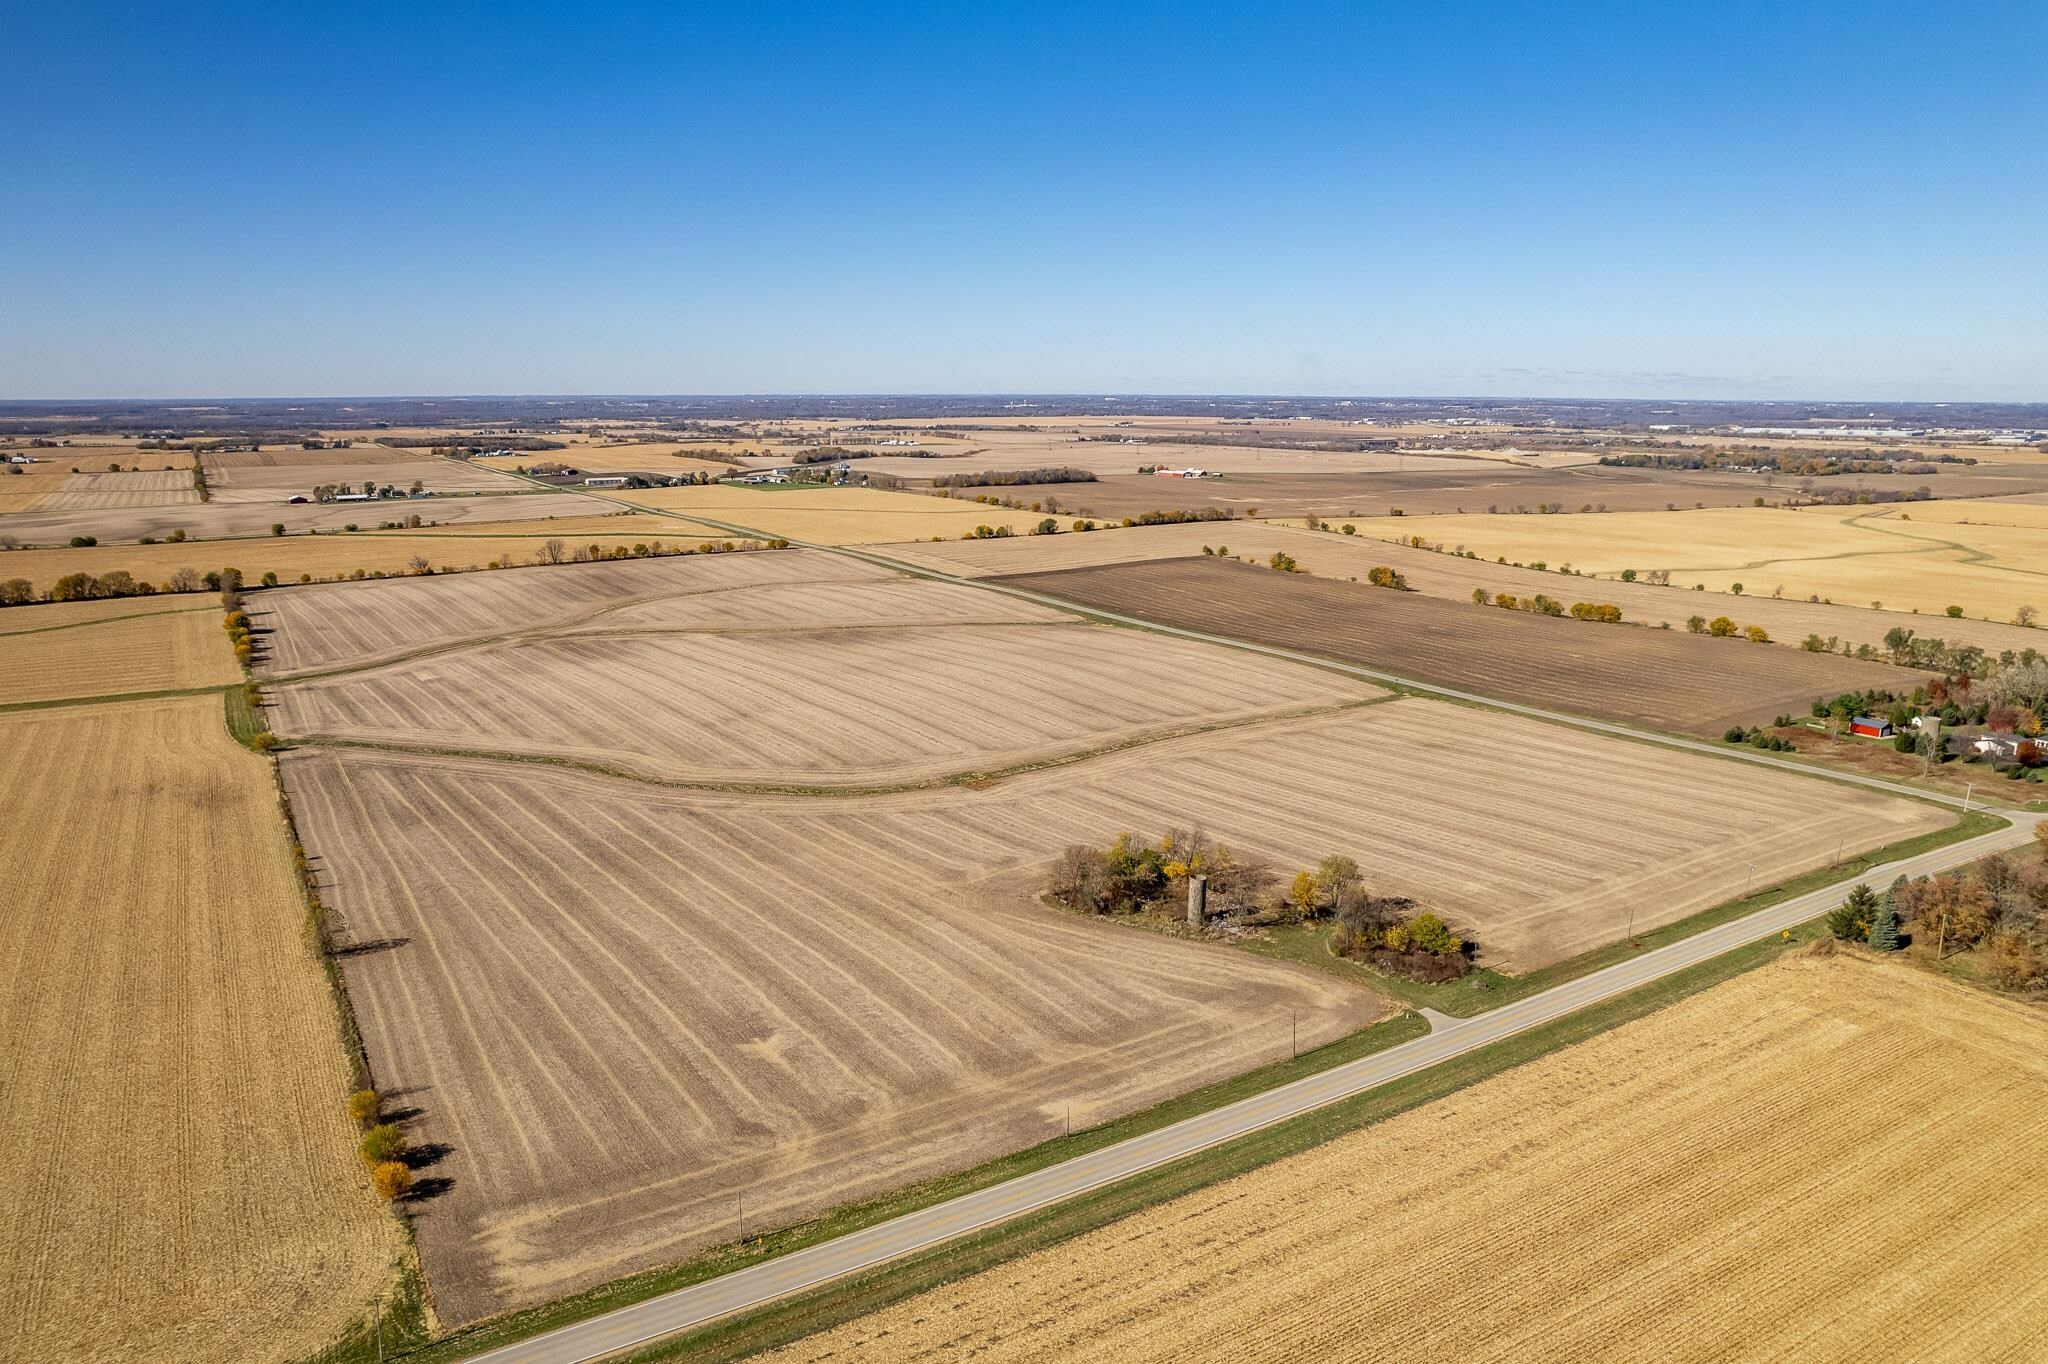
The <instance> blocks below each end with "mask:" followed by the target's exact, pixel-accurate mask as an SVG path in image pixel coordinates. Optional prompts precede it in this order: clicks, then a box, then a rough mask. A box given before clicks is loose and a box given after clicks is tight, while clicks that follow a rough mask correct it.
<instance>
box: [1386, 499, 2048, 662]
mask: <svg viewBox="0 0 2048 1364" xmlns="http://www.w3.org/2000/svg"><path fill="white" fill-rule="evenodd" d="M1996 505H1997V504H1992V503H1978V502H1970V503H1950V504H1940V503H1903V504H1901V503H1892V504H1887V505H1883V506H1874V507H1871V506H1866V507H1807V508H1804V509H1801V510H1799V511H1789V510H1783V509H1779V508H1774V507H1728V508H1709V509H1707V510H1705V511H1681V512H1615V513H1610V514H1608V515H1604V516H1601V515H1595V516H1483V515H1482V516H1472V515H1467V516H1409V517H1373V518H1369V519H1366V520H1361V521H1360V522H1358V529H1359V533H1360V534H1363V535H1371V536H1375V537H1378V538H1381V539H1397V540H1398V539H1405V538H1407V537H1408V536H1411V535H1420V536H1423V537H1424V538H1425V539H1427V540H1429V541H1431V542H1432V543H1441V544H1443V545H1446V546H1449V547H1452V548H1458V547H1463V548H1465V549H1469V550H1472V551H1474V552H1476V553H1477V554H1478V555H1479V556H1480V557H1481V558H1483V559H1493V558H1498V557H1502V556H1505V557H1506V558H1507V559H1509V560H1511V561H1516V562H1522V563H1533V562H1536V561H1539V560H1540V561H1543V562H1545V563H1548V564H1549V565H1550V566H1551V567H1553V568H1555V567H1557V566H1559V565H1560V564H1570V565H1571V566H1573V567H1575V568H1577V569H1579V570H1581V571H1582V572H1587V573H1593V574H1597V575H1600V576H1611V575H1614V574H1618V573H1620V572H1621V571H1622V570H1623V569H1627V568H1633V569H1636V570H1638V571H1639V572H1640V571H1642V570H1646V569H1669V570H1670V571H1671V581H1672V582H1673V583H1676V584H1680V585H1682V586H1691V585H1692V584H1694V583H1700V584H1703V585H1704V586H1705V587H1706V589H1707V590H1708V591H1709V592H1724V591H1729V590H1731V589H1732V587H1733V585H1734V584H1736V583H1741V584H1742V586H1743V590H1744V592H1745V593H1746V594H1747V595H1749V596H1752V597H1755V596H1769V595H1770V594H1771V593H1772V592H1774V591H1782V592H1783V594H1784V595H1785V596H1788V597H1795V598H1804V597H1807V596H1812V595H1818V596H1820V597H1822V598H1824V599H1827V600H1830V601H1834V602H1838V603H1842V604H1845V605H1851V606H1873V605H1878V604H1881V605H1882V606H1884V607H1887V608H1890V609H1892V610H1894V611H1898V610H1918V611H1919V612H1921V613H1922V614H1923V615H1928V616H1934V617H1937V618H1939V617H1941V615H1942V613H1943V612H1944V611H1946V610H1947V608H1948V607H1950V606H1960V607H1962V608H1963V614H1965V615H1967V616H1975V617H1979V618H1982V619H1989V620H1997V621H2005V620H2010V619H2012V618H2013V615H2014V613H2015V612H2017V611H2018V610H2019V609H2020V608H2021V607H2023V606H2031V607H2033V608H2035V609H2036V610H2037V611H2043V612H2048V525H2042V524H2038V523H2037V522H2035V521H2033V520H2032V519H2031V518H2032V516H2033V511H2032V508H2031V506H2029V504H2024V503H2023V504H2021V505H2022V506H2029V510H2028V511H2026V512H2017V511H2011V510H2007V511H2004V512H2003V513H2000V512H1997V511H1993V510H1991V509H1992V508H1993V507H1995V506H1996ZM1937 508H1938V510H1937ZM1963 508H1969V509H1970V510H1969V511H1964V510H1962V509H1963ZM1979 517H1982V518H1983V519H1979ZM1994 518H1995V519H1994ZM1930 633H1931V631H1930Z"/></svg>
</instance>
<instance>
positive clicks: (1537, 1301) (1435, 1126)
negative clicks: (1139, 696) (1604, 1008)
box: [766, 958, 2048, 1364]
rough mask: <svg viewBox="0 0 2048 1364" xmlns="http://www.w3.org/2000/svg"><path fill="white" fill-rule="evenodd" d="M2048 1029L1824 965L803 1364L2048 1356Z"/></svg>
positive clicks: (1603, 1043) (927, 1299)
mask: <svg viewBox="0 0 2048 1364" xmlns="http://www.w3.org/2000/svg"><path fill="white" fill-rule="evenodd" d="M2044 1058H2048V1021H2044V1019H2043V1017H2042V1015H2041V1013H2040V1011H2039V1010H2037V1009H2029V1008H2026V1007H2024V1006H2018V1005H2013V1004H2008V1003H2004V1002H2002V1001H1999V1000H1996V999H1993V998H1990V997H1988V996H1985V995H1982V994H1977V993H1974V992H1969V991H1966V990H1963V989H1961V988H1959V987H1956V986H1952V985H1949V984H1947V983H1945V982H1941V981H1937V980H1935V979H1933V978H1932V977H1929V976H1926V975H1922V974H1919V973H1917V972H1914V971H1912V970H1910V969H1908V968H1903V967H1898V966H1880V965H1876V964H1872V963H1868V962H1865V961H1861V960H1848V959H1844V958H1836V959H1834V960H1823V961H1815V960H1800V959H1795V960H1791V961H1786V962H1782V963H1779V964H1777V965H1774V966H1771V967H1767V968H1765V969H1763V970H1761V971H1758V972H1756V973H1755V974H1753V975H1750V976H1747V977H1744V978H1742V979H1740V980H1737V981H1734V982H1731V983H1729V984H1726V985H1723V986H1720V987H1718V988H1716V989H1714V990H1711V991H1709V992H1707V993H1706V994H1703V995H1700V996H1697V997H1696V998H1694V999H1691V1000H1688V1001H1686V1002H1684V1003H1681V1004H1678V1005H1675V1006H1673V1007H1671V1008H1668V1009H1665V1010H1663V1011H1661V1012H1659V1013H1656V1014H1653V1015H1651V1016H1650V1017H1647V1018H1644V1019H1642V1020H1640V1021H1638V1022H1635V1023H1631V1024H1629V1025H1627V1026H1626V1027H1624V1028H1621V1029H1619V1030H1618V1031H1615V1032H1612V1033H1609V1034H1606V1035H1604V1036H1601V1037H1597V1038H1595V1039H1593V1040H1591V1041H1589V1042H1585V1043H1583V1044H1581V1045H1579V1046H1576V1047H1572V1048H1570V1049H1569V1050H1566V1051H1563V1052H1559V1053H1557V1054H1556V1055H1553V1056H1550V1057H1547V1058H1545V1059H1543V1060H1540V1061H1537V1062H1535V1063H1533V1064H1530V1065H1525V1066H1522V1067H1520V1068H1519V1069H1516V1070H1513V1071H1510V1072H1508V1073H1507V1074H1505V1075H1502V1076H1500V1077H1498V1078H1496V1079H1493V1080H1490V1081H1487V1082H1486V1083H1485V1084H1483V1085H1480V1086H1479V1087H1477V1088H1475V1089H1472V1090H1469V1091H1467V1092H1465V1093H1461V1094H1456V1095H1453V1096H1451V1097H1449V1098H1445V1099H1441V1100H1439V1101H1437V1102H1435V1103H1432V1104H1429V1105H1426V1106H1424V1107H1422V1108H1419V1109H1416V1110H1414V1111H1413V1112H1410V1113H1407V1114H1403V1115H1402V1116H1400V1117H1397V1118H1393V1119H1390V1120H1388V1121H1386V1122H1383V1123H1380V1124H1378V1125H1377V1126H1374V1127H1371V1128H1367V1129H1366V1130H1364V1131H1362V1132H1358V1133H1355V1134H1353V1135H1351V1136H1346V1137H1342V1138H1339V1139H1338V1140H1336V1141H1333V1142H1331V1143H1329V1144H1328V1145H1326V1146H1323V1147H1320V1148H1318V1149H1316V1150H1314V1151H1311V1152H1308V1153H1305V1154H1303V1155H1300V1156H1295V1157H1293V1158H1291V1159H1288V1160H1284V1161H1281V1162H1279V1163H1277V1164H1274V1165H1271V1166H1268V1167H1266V1168H1264V1169H1261V1170H1257V1171H1255V1172H1253V1173H1251V1174H1247V1175H1244V1176H1241V1177H1239V1178H1237V1179H1233V1180H1230V1181H1227V1182H1225V1183H1223V1184H1219V1185H1217V1186H1215V1187H1213V1188H1210V1189H1205V1190H1203V1191H1201V1192H1199V1193H1195V1194H1191V1195H1188V1196H1187V1197H1184V1198H1179V1199H1176V1200H1174V1201H1172V1202H1169V1203H1165V1204H1162V1205H1160V1206H1159V1207H1157V1208H1154V1209H1151V1210H1149V1211H1147V1212H1143V1213H1139V1214H1137V1215H1136V1216H1133V1217H1129V1218H1126V1219H1124V1220H1123V1221H1121V1222H1117V1223H1114V1224H1112V1225H1110V1226H1107V1227H1104V1228H1103V1229H1101V1230H1099V1231H1096V1232H1093V1233H1091V1234H1089V1235H1087V1236H1084V1237H1081V1238H1079V1239H1077V1240H1073V1241H1068V1242H1065V1243H1063V1244H1061V1245H1059V1246H1056V1247H1054V1248H1052V1249H1049V1250H1046V1251H1042V1252H1039V1253H1037V1254H1034V1255H1031V1256H1028V1257H1026V1258H1024V1259H1021V1260H1018V1261H1016V1262H1015V1263H1013V1264H1007V1265H1002V1266H1000V1267H997V1268H995V1269H991V1270H988V1271H986V1272H983V1273H981V1274H977V1275H975V1276H973V1277H971V1278H968V1279H965V1280H962V1281H960V1282H958V1283H954V1284H949V1285H947V1286H946V1287H944V1288H941V1289H937V1290H935V1291H933V1292H929V1293H925V1294H923V1295H921V1296H918V1297H915V1298H911V1299H908V1300H906V1301H904V1302H902V1303H899V1304H897V1305H895V1306H893V1307H890V1308H887V1309H885V1310H884V1311H882V1312H879V1313H876V1314H874V1315H873V1316H870V1317H865V1318H862V1319H860V1320H857V1321H854V1322H850V1323H848V1324H847V1325H845V1326H842V1327H840V1328H838V1329H836V1330H832V1331H828V1332H825V1333H823V1334H821V1335H818V1336H815V1337H812V1338H811V1339H808V1340H804V1341H802V1342H800V1343H798V1344H795V1345H792V1346H789V1347H787V1348H786V1349H783V1350H780V1351H777V1352H776V1353H774V1354H772V1355H769V1356H766V1358H767V1359H769V1360H772V1361H774V1362H775V1364H796V1361H825V1360H831V1361H834V1364H881V1362H882V1361H887V1362H888V1364H924V1362H925V1361H939V1360H960V1359H974V1360H977V1361H983V1362H984V1364H1007V1362H1008V1361H1018V1362H1019V1364H1022V1361H1038V1360H1047V1359H1058V1360H1062V1361H1071V1364H1096V1362H1097V1361H1100V1362H1101V1364H1109V1361H1115V1362H1116V1364H1148V1362H1150V1361H1158V1364H1168V1362H1169V1361H1171V1364H1182V1361H1187V1360H1202V1361H1209V1360H1215V1361H1276V1362H1277V1361H1283V1360H1286V1361H1291V1360H1308V1359H1313V1360H1319V1361H1330V1362H1331V1364H1351V1362H1352V1361H1356V1362H1357V1364H1364V1362H1365V1361H1376V1360H1390V1359H1400V1360H1414V1361H1422V1362H1423V1364H1437V1362H1438V1361H1442V1362H1443V1364H1450V1362H1451V1361H1458V1362H1459V1364H1553V1362H1554V1364H1565V1362H1566V1361H1582V1360H1601V1361H1609V1362H1610V1364H1672V1362H1675V1364H1695V1362H1698V1364H1705V1361H1709V1360H1732V1359H1787V1360H1790V1359H1801V1360H1864V1359H1869V1360H1878V1359H1884V1360H1903V1359H1912V1360H1919V1361H1929V1362H1930V1364H1975V1362H1976V1361H1980V1360H2011V1361H2019V1360H2027V1359H2040V1358H2043V1357H2048V1276H2044V1275H2043V1274H2042V1273H2041V1247H2042V1246H2043V1244H2048V1142H2043V1141H2042V1140H2041V1132H2042V1130H2043V1128H2044V1126H2048V1060H2044Z"/></svg>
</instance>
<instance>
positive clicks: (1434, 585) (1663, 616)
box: [880, 502, 2048, 653]
mask: <svg viewBox="0 0 2048 1364" xmlns="http://www.w3.org/2000/svg"><path fill="white" fill-rule="evenodd" d="M1949 505H1951V504H1945V503H1939V502H1936V503H1926V504H1922V505H1921V506H1920V507H1919V508H1917V509H1916V510H1917V512H1918V513H1919V514H1920V515H1922V516H1926V515H1928V514H1929V513H1930V511H1931V510H1933V509H1939V508H1942V507H1944V506H1949ZM1954 505H1955V506H1957V507H1962V506H1970V507H1981V508H1982V509H1983V512H1982V514H1987V515H1999V516H2010V517H2013V518H2015V519H2017V518H2018V517H2020V516H2025V515H2028V514H2029V512H2028V511H2025V510H2021V506H2022V504H2015V503H1997V504H1978V503H1967V504H1954ZM1992 507H2004V508H2007V509H2008V510H2006V511H2004V512H1994V511H1992V510H1991V508H1992ZM2039 510H2041V511H2043V512H2048V506H2043V507H2041V508H2039ZM1204 545H1208V546H1210V547H1212V548H1213V547H1215V546H1218V545H1221V546H1225V547H1227V548H1228V549H1229V550H1230V552H1231V554H1232V555H1233V556H1236V557H1241V558H1249V559H1251V560H1253V561H1256V562H1263V561H1264V560H1265V559H1266V558H1267V557H1269V556H1270V555H1271V554H1273V552H1274V551H1276V550H1284V551H1285V552H1286V553H1288V554H1291V555H1293V556H1294V558H1295V559H1296V560H1298V561H1299V562H1300V564H1301V568H1302V571H1303V572H1304V573H1307V574H1310V575H1311V576H1313V577H1318V578H1360V579H1362V578H1364V577H1365V575H1366V574H1367V573H1368V572H1370V571H1371V570H1372V569H1373V567H1375V566H1376V565H1379V564H1386V565H1388V566H1390V567H1392V568H1395V569H1398V570H1399V571H1400V572H1401V573H1402V574H1403V575H1405V576H1406V577H1407V579H1408V583H1409V585H1410V586H1411V587H1413V588H1414V589H1415V590H1416V591H1417V592H1420V593H1421V594H1422V595H1424V596H1428V597H1441V598H1443V599H1444V600H1446V601H1455V602H1461V603H1463V602H1469V601H1471V600H1472V589H1473V588H1475V587H1478V588H1483V589H1485V590H1486V591H1487V592H1488V593H1498V592H1512V593H1514V594H1516V595H1517V596H1524V597H1527V596H1534V595H1535V594H1537V593H1539V592H1542V593H1547V594H1548V595H1550V596H1553V597H1556V598H1558V599H1559V600H1561V601H1564V602H1566V603H1570V602H1574V601H1586V600H1594V601H1602V602H1612V603H1614V604H1615V605H1616V606H1619V607H1620V608H1621V609H1622V613H1623V615H1624V617H1625V618H1626V619H1627V620H1629V621H1631V622H1636V623H1640V624H1646V625H1656V624H1659V623H1668V624H1669V625H1670V626H1671V627H1672V628H1673V629H1683V628H1684V627H1685V622H1686V618H1687V617H1689V616H1692V615H1695V614H1704V615H1707V616H1709V617H1712V616H1718V615H1726V616H1729V617H1730V618H1732V619H1733V620H1735V621H1736V622H1737V623H1739V624H1743V625H1761V626H1763V627H1764V628H1765V629H1766V630H1768V631H1770V633H1771V638H1772V639H1774V640H1777V641H1778V642H1779V643H1780V644H1787V645H1795V646H1796V645H1797V644H1798V643H1799V642H1800V641H1801V640H1804V639H1805V638H1806V637H1807V636H1808V635H1810V634H1811V635H1819V636H1820V637H1821V638H1822V639H1828V638H1831V637H1832V638H1835V639H1837V640H1841V641H1846V642H1847V643H1849V644H1850V645H1852V646H1853V645H1858V644H1868V645H1870V646H1872V647H1873V648H1879V647H1882V645H1883V643H1884V636H1885V632H1886V631H1888V630H1891V629H1893V628H1895V627H1903V628H1905V629H1908V630H1912V631H1913V632H1915V633H1916V634H1918V635H1920V636H1922V637H1929V636H1932V637H1935V638H1940V639H1946V640H1948V641H1949V642H1951V643H1965V644H1975V645H1977V646H1978V647H1979V648H1982V649H1987V650H1989V651H1991V652H1993V653H1997V652H1999V651H2000V650H2004V649H2011V650H2013V651H2015V652H2017V651H2019V650H2022V649H2026V648H2029V647H2031V648H2035V649H2039V648H2042V647H2043V646H2044V640H2043V637H2042V633H2041V632H2040V631H2039V630H2036V629H2030V628H2028V627H2025V626H2019V625H2010V624H2006V623H2004V622H2000V621H1985V620H1977V619H1973V618H1970V617H1964V618H1962V619H1960V620H1956V619H1951V618H1949V617H1947V616H1935V615H1917V616H1916V615H1913V614H1911V613H1910V612H1906V611H1873V610H1871V609H1870V608H1869V606H1867V605H1851V604H1844V603H1839V602H1838V603H1835V604H1827V603H1821V602H1808V601H1806V600H1805V599H1804V598H1793V597H1783V598H1777V597H1771V596H1768V595H1757V594H1754V593H1751V594H1746V595H1744V596H1740V597H1736V596H1731V595H1729V594H1727V593H1720V592H1692V591H1688V590H1686V589H1684V588H1679V587H1658V586H1654V585H1652V584H1650V583H1646V582H1627V583H1625V582H1621V581H1619V580H1617V579H1614V578H1602V579H1599V580H1597V581H1595V580H1589V579H1586V578H1578V577H1573V576H1571V575H1569V574H1563V573H1557V572H1549V571H1545V570H1541V569H1534V568H1517V567H1515V566H1514V565H1512V564H1497V563H1494V562H1493V561H1491V560H1489V559H1466V558H1462V557H1460V556H1458V555H1455V554H1445V553H1438V552H1435V551H1432V550H1426V549H1415V548H1413V547H1411V546H1408V545H1405V544H1397V543H1394V542H1392V541H1388V540H1379V539H1372V538H1368V537H1361V536H1357V535H1344V534H1341V533H1340V532H1338V531H1335V530H1332V531H1329V532H1323V533H1318V532H1312V531H1309V530H1305V529H1303V528H1302V527H1300V526H1290V525H1284V524H1281V523H1277V522H1270V521H1251V522H1228V523H1225V524H1220V525H1217V524H1207V525H1179V526H1136V527H1129V528H1122V527H1119V528H1116V529H1111V530H1099V531H1092V532H1089V533H1088V534H1085V535H1072V534H1065V535H1057V536H1029V537H1026V538H1023V539H1017V538H1014V537H1013V538H1011V539H1006V540H960V541H951V542H948V543H946V544H937V545H933V544H922V545H920V544H904V545H888V546H884V547H882V548H881V550H880V552H881V553H884V554H886V555H888V556H889V557H890V558H892V559H900V560H902V561H904V562H905V563H911V564H916V565H919V566H921V567H926V568H934V569H937V570H939V571H940V572H944V573H954V574H959V575H961V576H963V577H971V578H984V577H995V576H999V575H1002V574H1012V573H1051V572H1056V571H1058V570H1060V569H1067V568H1094V567H1098V566H1101V565H1105V564H1117V563H1136V562H1140V561H1144V560H1150V559H1170V558H1185V557H1188V556H1190V555H1199V554H1200V553H1201V552H1202V547H1203V546H1204Z"/></svg>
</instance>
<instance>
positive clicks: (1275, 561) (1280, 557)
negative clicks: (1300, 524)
mask: <svg viewBox="0 0 2048 1364" xmlns="http://www.w3.org/2000/svg"><path fill="white" fill-rule="evenodd" d="M1266 566H1267V567H1268V568H1276V569H1278V570H1280V571H1281V572H1282V573H1299V572H1301V565H1300V564H1298V563H1296V562H1295V561H1294V556H1293V555H1292V554H1289V553H1287V552H1286V551H1285V550H1278V549H1276V550H1274V551H1273V557H1272V558H1270V559H1268V560H1266ZM1378 571H1379V570H1377V569H1375V570H1374V572H1378Z"/></svg>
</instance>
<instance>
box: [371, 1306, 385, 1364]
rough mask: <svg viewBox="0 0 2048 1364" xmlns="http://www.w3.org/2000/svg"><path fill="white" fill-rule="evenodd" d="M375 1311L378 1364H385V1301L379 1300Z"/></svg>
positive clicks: (374, 1308)
mask: <svg viewBox="0 0 2048 1364" xmlns="http://www.w3.org/2000/svg"><path fill="white" fill-rule="evenodd" d="M373 1310H374V1313H375V1318H376V1322H377V1364H384V1299H382V1298H378V1299H377V1300H376V1302H375V1304H374V1307H373Z"/></svg>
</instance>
